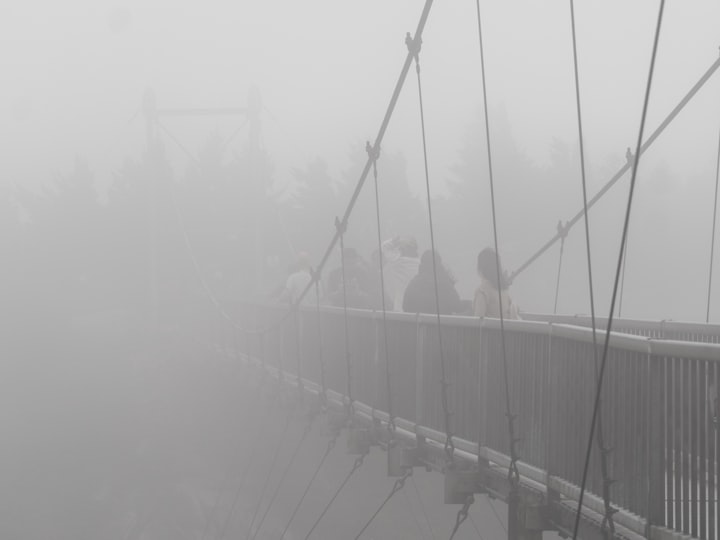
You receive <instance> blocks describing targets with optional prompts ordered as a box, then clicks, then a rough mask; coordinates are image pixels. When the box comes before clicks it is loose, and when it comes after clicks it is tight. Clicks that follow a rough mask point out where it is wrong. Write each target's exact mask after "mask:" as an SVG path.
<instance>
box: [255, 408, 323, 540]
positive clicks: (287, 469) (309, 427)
mask: <svg viewBox="0 0 720 540" xmlns="http://www.w3.org/2000/svg"><path fill="white" fill-rule="evenodd" d="M312 421H313V417H312V416H311V417H310V418H309V420H308V423H307V425H306V426H305V429H303V432H302V435H301V436H300V440H299V441H298V443H297V445H295V449H294V450H293V453H292V455H291V456H290V460H289V461H288V463H287V465H286V466H285V469H284V470H283V472H282V474H281V475H280V480H278V483H277V484H276V485H275V490H274V491H273V494H272V496H271V497H270V502H269V503H268V505H267V507H266V508H265V512H264V513H263V516H262V518H260V521H259V522H258V526H257V529H255V534H253V535H252V540H255V538H256V537H257V535H258V534H259V533H260V530H261V529H262V526H263V523H265V518H266V517H267V516H268V514H269V513H270V510H271V509H272V506H273V504H274V503H275V499H276V498H277V496H278V493H280V488H281V487H282V485H283V481H284V480H285V477H286V476H287V474H288V472H290V469H291V468H292V466H293V463H295V458H296V457H297V455H298V453H299V452H300V449H301V448H302V445H303V443H304V442H305V439H307V436H308V435H309V434H310V431H311V430H312Z"/></svg>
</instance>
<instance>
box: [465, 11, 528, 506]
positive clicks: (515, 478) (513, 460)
mask: <svg viewBox="0 0 720 540" xmlns="http://www.w3.org/2000/svg"><path fill="white" fill-rule="evenodd" d="M475 6H476V8H477V27H478V42H479V44H480V72H481V75H482V96H483V111H484V115H485V146H486V149H487V159H488V178H489V180H490V204H491V208H492V224H493V242H494V246H495V265H496V271H497V276H498V280H500V279H502V273H501V270H500V251H499V250H498V234H497V212H496V210H495V180H494V178H493V165H492V149H491V139H490V118H489V115H488V103H487V80H486V77H485V50H484V47H483V37H482V18H481V16H480V0H475ZM498 301H499V306H500V310H499V311H500V338H501V339H500V341H501V345H502V365H503V383H504V387H505V415H506V416H507V421H508V438H509V447H510V466H509V467H508V480H509V481H510V489H511V493H513V494H514V492H515V491H516V489H517V485H518V483H519V482H520V472H519V471H518V468H517V460H518V455H517V452H516V446H515V445H516V443H517V440H516V438H515V427H514V421H515V415H513V413H512V411H511V407H510V376H509V374H508V358H507V349H506V343H505V318H504V316H503V300H502V288H501V287H499V286H498Z"/></svg>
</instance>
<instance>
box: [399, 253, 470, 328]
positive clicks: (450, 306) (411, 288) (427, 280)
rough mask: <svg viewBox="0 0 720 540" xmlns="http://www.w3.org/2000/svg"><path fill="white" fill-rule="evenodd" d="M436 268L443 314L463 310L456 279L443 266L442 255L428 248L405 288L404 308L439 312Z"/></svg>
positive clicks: (441, 312)
mask: <svg viewBox="0 0 720 540" xmlns="http://www.w3.org/2000/svg"><path fill="white" fill-rule="evenodd" d="M435 270H437V287H438V297H437V304H439V307H440V314H441V315H451V314H453V313H459V312H460V311H462V304H461V302H460V296H459V295H458V293H457V291H456V290H455V279H454V278H453V277H452V275H451V274H450V272H449V271H448V270H447V269H446V268H445V266H443V263H442V259H440V255H435V265H433V251H432V250H430V249H428V250H427V251H426V252H425V253H423V254H422V257H420V266H419V268H418V273H417V275H416V276H415V277H414V278H412V280H411V281H410V283H409V284H408V286H407V289H405V297H404V298H403V310H404V311H406V312H408V313H437V310H436V299H435V276H434V273H435Z"/></svg>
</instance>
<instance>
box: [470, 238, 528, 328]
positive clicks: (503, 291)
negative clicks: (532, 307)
mask: <svg viewBox="0 0 720 540" xmlns="http://www.w3.org/2000/svg"><path fill="white" fill-rule="evenodd" d="M498 266H499V265H498V258H497V254H496V253H495V250H494V249H492V248H485V249H483V250H482V251H481V252H480V253H479V254H478V257H477V271H478V275H479V276H480V285H479V286H478V288H477V289H476V290H475V297H474V299H473V313H474V314H475V316H477V317H493V318H495V319H499V318H500V298H502V314H503V318H505V319H519V318H520V317H519V316H518V310H517V306H515V304H513V302H512V300H511V299H510V295H509V294H508V292H507V289H508V287H509V285H510V283H509V279H508V277H507V274H506V273H505V272H504V271H503V270H502V268H500V275H498ZM498 291H500V293H498Z"/></svg>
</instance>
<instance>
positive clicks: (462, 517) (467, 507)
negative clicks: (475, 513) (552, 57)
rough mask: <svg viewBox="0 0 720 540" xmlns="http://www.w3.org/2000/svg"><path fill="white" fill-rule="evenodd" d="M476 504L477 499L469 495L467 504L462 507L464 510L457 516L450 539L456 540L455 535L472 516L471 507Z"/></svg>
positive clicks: (466, 500)
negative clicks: (454, 539)
mask: <svg viewBox="0 0 720 540" xmlns="http://www.w3.org/2000/svg"><path fill="white" fill-rule="evenodd" d="M474 502H475V497H474V496H473V495H468V497H467V498H466V499H465V502H464V503H463V505H462V508H460V510H458V513H457V516H456V517H455V526H454V527H453V530H452V532H451V533H450V539H449V540H453V538H455V535H456V534H457V532H458V531H459V530H460V525H462V524H463V523H465V520H466V519H467V518H468V516H469V515H470V513H469V512H470V506H471V505H472V503H474ZM473 523H474V522H473Z"/></svg>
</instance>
